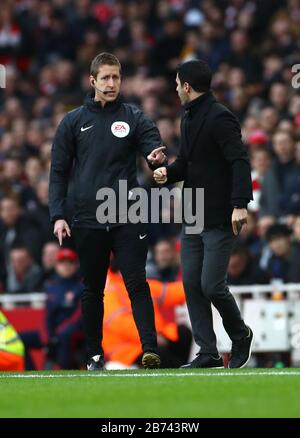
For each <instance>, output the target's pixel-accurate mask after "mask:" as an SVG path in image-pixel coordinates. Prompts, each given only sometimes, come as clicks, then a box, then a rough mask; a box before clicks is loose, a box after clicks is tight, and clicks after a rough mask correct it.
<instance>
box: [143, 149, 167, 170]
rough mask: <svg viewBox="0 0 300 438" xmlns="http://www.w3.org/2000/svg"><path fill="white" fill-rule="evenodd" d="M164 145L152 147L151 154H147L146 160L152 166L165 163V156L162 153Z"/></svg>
mask: <svg viewBox="0 0 300 438" xmlns="http://www.w3.org/2000/svg"><path fill="white" fill-rule="evenodd" d="M164 149H166V146H160V147H159V148H156V149H153V151H152V152H151V154H149V155H148V157H147V160H148V161H149V163H150V164H151V165H152V166H161V165H162V164H164V163H165V161H166V159H167V157H166V155H165V154H164V153H163V150H164Z"/></svg>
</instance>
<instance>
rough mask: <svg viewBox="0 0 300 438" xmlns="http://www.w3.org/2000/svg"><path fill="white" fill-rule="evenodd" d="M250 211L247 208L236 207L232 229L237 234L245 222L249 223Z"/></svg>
mask: <svg viewBox="0 0 300 438" xmlns="http://www.w3.org/2000/svg"><path fill="white" fill-rule="evenodd" d="M247 218H248V212H247V209H246V208H234V209H233V212H232V217H231V223H232V230H233V233H234V234H235V235H236V236H237V235H238V234H239V232H240V231H241V229H242V227H243V225H244V224H246V223H247Z"/></svg>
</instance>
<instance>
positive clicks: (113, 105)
mask: <svg viewBox="0 0 300 438" xmlns="http://www.w3.org/2000/svg"><path fill="white" fill-rule="evenodd" d="M94 97H95V93H94V92H93V91H92V92H91V93H89V94H87V96H86V98H85V100H84V105H85V106H87V107H88V109H89V110H91V111H93V112H114V111H117V110H118V109H119V108H120V106H121V104H122V100H121V97H120V95H119V96H118V97H117V98H116V99H115V100H114V101H113V102H108V103H106V104H105V105H104V107H103V106H102V105H101V103H100V102H96V101H95V100H94Z"/></svg>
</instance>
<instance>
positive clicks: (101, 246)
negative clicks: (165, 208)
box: [72, 223, 157, 357]
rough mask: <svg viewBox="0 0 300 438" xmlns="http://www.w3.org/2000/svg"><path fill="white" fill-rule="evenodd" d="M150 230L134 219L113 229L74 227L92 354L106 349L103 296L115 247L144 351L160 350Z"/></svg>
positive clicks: (89, 346)
mask: <svg viewBox="0 0 300 438" xmlns="http://www.w3.org/2000/svg"><path fill="white" fill-rule="evenodd" d="M146 233H147V231H146V227H145V225H143V224H130V223H129V224H125V225H121V226H117V227H114V228H110V229H109V231H106V230H105V229H91V228H73V229H72V234H73V236H74V239H75V245H76V248H77V252H78V255H79V261H80V268H81V272H82V275H83V283H84V290H83V295H82V316H83V324H84V328H85V333H86V341H87V355H88V357H91V356H94V355H96V354H102V353H103V351H102V346H101V344H102V330H103V328H102V326H103V314H104V304H103V299H104V287H105V282H106V276H107V270H108V267H109V262H110V253H111V251H112V253H113V255H114V257H115V260H116V263H117V266H118V268H119V269H120V272H121V274H122V276H123V279H124V283H125V286H126V289H127V292H128V295H129V298H130V300H131V307H132V312H133V317H134V320H135V324H136V326H137V329H138V332H139V336H140V340H141V344H142V348H143V351H154V352H156V351H157V338H156V330H155V323H154V310H153V303H152V299H151V295H150V289H149V285H148V283H147V282H146V272H145V264H146V258H147V251H148V241H147V237H144V236H145V235H146ZM141 237H142V238H141Z"/></svg>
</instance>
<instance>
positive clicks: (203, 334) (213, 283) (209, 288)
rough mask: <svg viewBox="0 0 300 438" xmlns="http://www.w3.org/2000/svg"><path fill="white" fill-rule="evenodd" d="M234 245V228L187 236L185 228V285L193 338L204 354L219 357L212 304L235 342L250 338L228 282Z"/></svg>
mask: <svg viewBox="0 0 300 438" xmlns="http://www.w3.org/2000/svg"><path fill="white" fill-rule="evenodd" d="M233 243H234V234H233V232H232V228H231V226H223V225H220V226H217V227H214V228H209V229H204V230H203V231H202V233H200V234H185V229H184V227H183V234H182V244H181V263H182V274H183V285H184V290H185V295H186V301H187V306H188V311H189V316H190V320H191V324H192V330H193V335H194V338H195V342H196V344H198V345H199V346H200V351H201V353H209V354H213V355H216V354H218V350H217V341H216V335H215V333H214V330H213V320H212V310H211V304H213V305H214V306H215V307H216V309H217V310H218V312H219V313H220V315H221V317H222V320H223V325H224V328H225V330H226V332H227V334H228V336H229V337H230V339H231V340H232V341H237V340H240V339H242V338H243V337H245V336H247V335H248V329H247V327H246V325H245V323H244V321H243V319H242V317H241V313H240V311H239V308H238V306H237V304H236V301H235V299H234V297H233V295H232V294H231V293H230V291H229V289H228V286H227V282H226V278H227V268H228V263H229V257H230V252H231V249H232V246H233Z"/></svg>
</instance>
